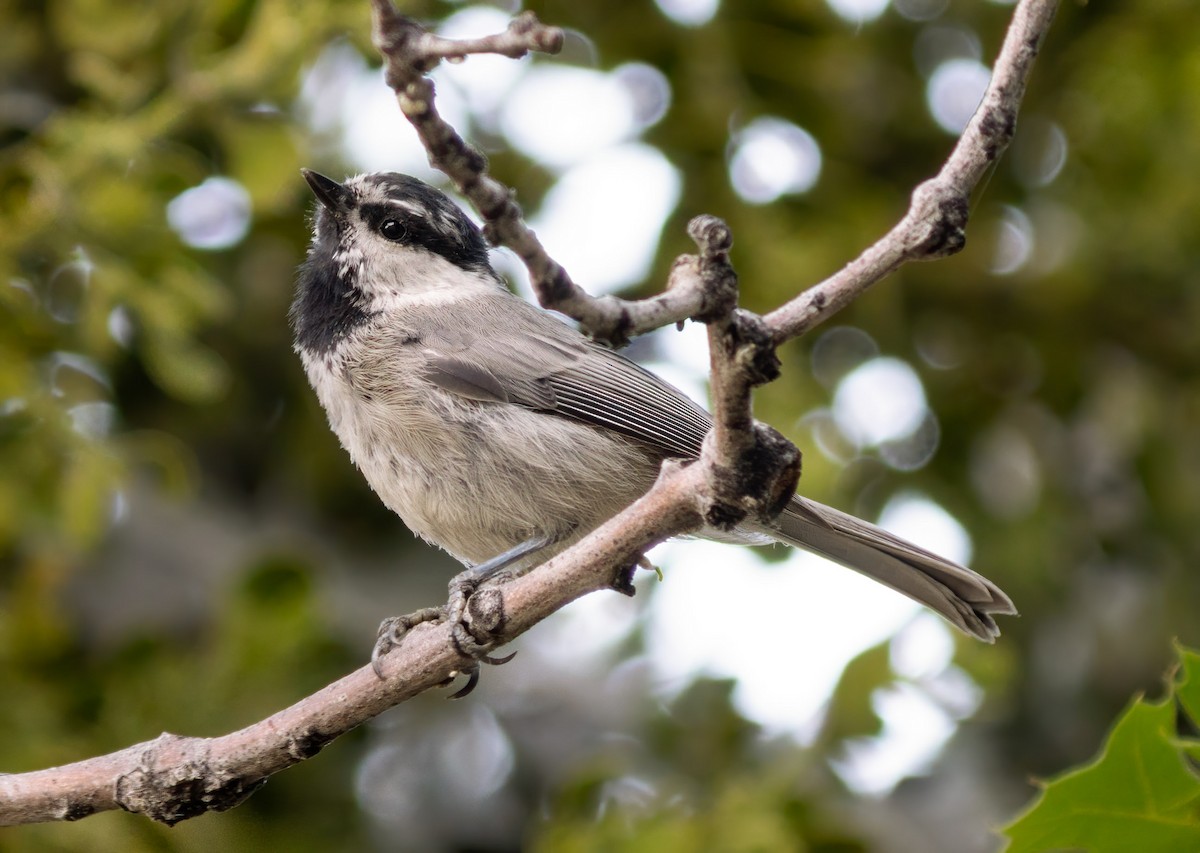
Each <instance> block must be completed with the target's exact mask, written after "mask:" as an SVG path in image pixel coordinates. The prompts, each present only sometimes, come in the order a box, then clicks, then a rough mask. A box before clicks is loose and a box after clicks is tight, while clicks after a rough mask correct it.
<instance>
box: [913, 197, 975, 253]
mask: <svg viewBox="0 0 1200 853" xmlns="http://www.w3.org/2000/svg"><path fill="white" fill-rule="evenodd" d="M967 202H968V199H967V197H966V195H964V194H963V193H960V192H957V191H954V190H953V189H952V188H950V187H948V186H946V185H944V184H941V183H939V179H938V178H933V179H932V180H928V181H926V182H925V183H923V184H921V185H920V186H918V187H917V188H916V189H915V190H913V195H912V205H911V206H910V207H909V209H908V217H907V218H908V219H909V220H911V221H912V222H913V224H914V225H916V226H917V228H916V229H915V235H914V237H913V239H912V242H911V243H910V244H909V246H908V251H907V254H908V256H909V257H910V258H912V259H913V260H917V261H932V260H935V259H937V258H945V257H948V256H949V255H953V254H956V253H957V252H960V251H962V248H963V246H965V245H966V244H967V219H968V218H969V217H970V208H969V206H968V203H967Z"/></svg>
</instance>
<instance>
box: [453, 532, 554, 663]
mask: <svg viewBox="0 0 1200 853" xmlns="http://www.w3.org/2000/svg"><path fill="white" fill-rule="evenodd" d="M553 541H555V540H554V539H552V538H551V537H549V536H535V537H533V538H531V539H528V540H526V541H524V542H522V543H520V544H519V545H516V546H514V547H512V548H509V549H508V550H507V551H504V552H503V553H500V554H497V555H496V556H495V557H492V558H491V559H490V560H484V561H483V562H482V563H479V564H477V565H474V566H471V568H469V569H467V570H466V571H465V572H460V573H459V574H457V575H455V576H454V578H452V579H451V581H450V600H449V601H448V602H447V603H446V614H447V618H448V619H449V620H450V624H451V626H452V628H451V631H452V636H453V637H454V644H455V645H456V646H457V647H458V650H459V651H460V652H462V653H463V654H465V655H467V656H468V657H472V658H475V659H476V660H478V661H481V662H483V663H489V664H493V665H499V664H502V663H508V662H509V661H510V660H512V658H513V656H512V655H508V656H506V657H503V658H492V657H488V654H487V652H488V651H489V650H490V649H491V648H492V647H493V646H494V645H495V640H493V639H491V638H490V637H488V636H487V634H488V633H490V631H484V637H483V639H480V638H478V637H476V636H475V635H474V634H473V633H472V632H471V630H470V628H468V626H467V623H466V620H465V619H464V618H463V617H464V616H465V615H466V612H467V601H468V600H469V599H470V598H471V596H472V595H474V594H475V592H476V591H477V590H478V589H479V588H480V587H481V586H484V585H485V584H492V585H494V586H501V585H503V584H504V583H506V582H507V581H510V580H512V579H513V578H514V577H516V576H517V575H518V574H523V572H520V573H519V572H517V571H515V570H514V568H513V567H514V566H515V565H516V564H517V563H519V562H520V561H521V560H522V559H524V558H525V557H528V556H529V555H530V554H534V553H536V552H538V551H540V550H542V549H543V548H545V547H546V546H547V545H549V544H551V543H552V542H553ZM499 618H502V617H499ZM499 618H498V620H497V621H499ZM494 627H499V625H498V624H497V625H496V626H494ZM471 686H473V685H471Z"/></svg>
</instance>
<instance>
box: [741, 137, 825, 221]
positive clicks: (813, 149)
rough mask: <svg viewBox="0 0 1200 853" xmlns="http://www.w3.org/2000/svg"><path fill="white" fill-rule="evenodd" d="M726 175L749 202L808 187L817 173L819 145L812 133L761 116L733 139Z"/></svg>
mask: <svg viewBox="0 0 1200 853" xmlns="http://www.w3.org/2000/svg"><path fill="white" fill-rule="evenodd" d="M732 150H733V153H732V155H731V156H730V160H729V179H730V181H732V183H733V188H734V190H736V191H737V194H738V195H740V196H741V197H742V198H744V199H745V200H746V201H748V202H750V203H752V204H767V203H768V202H772V201H775V199H777V198H779V197H780V196H781V195H788V194H795V193H803V192H807V191H808V190H810V189H812V187H813V185H814V184H816V182H817V178H819V177H820V176H821V148H820V146H819V145H817V141H816V140H815V139H813V137H812V134H810V133H809V132H808V131H806V130H804V129H803V128H801V127H797V126H796V125H794V124H792V123H791V122H789V121H784V120H783V119H780V118H774V117H770V116H767V117H763V118H758V119H755V120H754V121H752V122H750V124H748V125H746V127H744V128H743V129H742V130H741V131H739V132H738V133H737V135H736V136H735V137H734V139H733V146H732Z"/></svg>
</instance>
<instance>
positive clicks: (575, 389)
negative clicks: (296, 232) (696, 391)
mask: <svg viewBox="0 0 1200 853" xmlns="http://www.w3.org/2000/svg"><path fill="white" fill-rule="evenodd" d="M506 319H507V320H509V321H510V325H511V326H515V327H516V328H511V329H506V331H508V330H511V331H512V332H513V333H514V334H515V335H516V337H512V338H507V339H506V340H503V341H501V340H498V339H497V337H496V336H495V334H494V333H493V332H492V329H494V328H495V327H494V326H482V325H481V327H480V328H479V329H469V328H468V329H455V330H450V329H447V328H445V327H444V326H442V327H437V326H427V327H425V328H427V329H432V331H427V332H425V333H424V334H423V335H422V337H421V342H420V346H421V347H422V349H423V352H424V355H425V359H426V361H425V365H426V366H425V371H424V376H425V378H426V379H427V380H428V381H430V382H432V383H433V384H434V385H436V386H438V387H439V388H441V389H442V390H444V391H448V392H450V393H452V394H456V395H458V396H461V397H466V398H468V399H471V400H479V401H482V402H495V403H509V404H513V405H518V406H524V407H526V408H529V409H534V410H537V411H542V412H547V413H549V414H554V415H558V416H560V417H565V418H571V419H573V420H576V421H582V422H584V423H588V424H592V425H594V426H598V427H603V428H605V429H611V430H613V431H615V432H619V433H621V434H623V435H626V436H628V437H630V438H632V439H634V440H635V441H637V442H639V443H641V444H643V445H646V446H647V447H649V448H650V449H652V450H654V451H656V452H658V453H660V454H662V455H663V456H674V457H680V458H685V459H689V458H695V457H697V456H699V455H700V446H701V444H702V442H703V441H704V436H705V434H706V433H707V432H708V430H709V427H710V426H711V424H712V419H711V418H710V416H709V414H708V412H706V411H704V409H702V408H701V407H700V406H698V405H696V404H695V403H693V402H692V401H691V400H689V399H688V398H687V397H686V396H684V394H683V393H682V392H680V391H679V390H678V389H676V388H674V387H672V386H671V385H668V384H667V383H666V382H664V381H663V380H661V379H659V378H658V377H657V376H655V375H654V374H653V373H650V372H649V371H648V370H645V369H644V368H642V367H640V366H638V365H637V364H634V363H633V362H632V361H630V360H629V359H627V358H625V357H624V356H621V355H619V354H617V353H615V352H612V351H611V350H607V349H605V348H603V347H601V346H599V345H597V344H593V343H591V342H590V341H588V340H587V339H586V338H584V337H583V336H582V335H581V334H579V333H578V332H576V331H575V330H574V329H572V328H570V327H569V326H566V325H565V324H563V323H560V322H559V321H558V320H555V319H554V318H552V317H549V316H545V315H541V316H537V317H536V318H534V317H530V316H529V315H528V314H526V313H525V312H518V313H517V314H516V318H515V319H514V318H513V317H512V316H506ZM550 324H553V325H550ZM514 341H517V343H514Z"/></svg>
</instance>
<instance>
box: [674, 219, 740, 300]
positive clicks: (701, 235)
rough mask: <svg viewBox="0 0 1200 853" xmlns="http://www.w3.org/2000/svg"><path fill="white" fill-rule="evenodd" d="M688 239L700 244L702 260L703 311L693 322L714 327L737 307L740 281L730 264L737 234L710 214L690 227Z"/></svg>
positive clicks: (699, 261)
mask: <svg viewBox="0 0 1200 853" xmlns="http://www.w3.org/2000/svg"><path fill="white" fill-rule="evenodd" d="M687 231H688V236H689V237H691V238H692V240H693V241H695V243H696V248H698V249H699V250H700V256H699V258H697V259H696V264H697V266H696V270H697V272H698V275H699V278H700V287H701V299H700V307H699V309H698V310H697V311H696V313H695V314H693V315H692V319H693V320H696V321H697V322H700V323H711V322H713V321H716V320H720V319H721V318H723V317H725V316H727V315H728V314H730V313H731V312H732V311H733V310H734V308H735V307H736V306H737V300H738V277H737V273H736V272H735V271H734V269H733V265H732V264H731V263H730V262H729V250H730V249H731V248H733V233H732V232H731V231H730V230H729V226H728V225H726V224H725V222H724V220H722V219H718V218H717V217H715V216H709V215H707V214H704V215H701V216H697V217H695V218H693V219H692V220H691V221H690V222H689V223H688V228H687Z"/></svg>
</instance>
